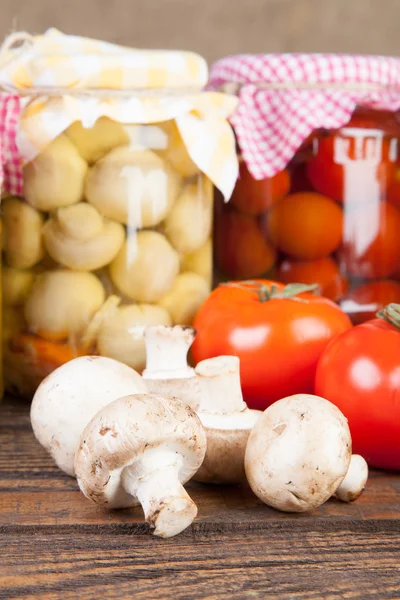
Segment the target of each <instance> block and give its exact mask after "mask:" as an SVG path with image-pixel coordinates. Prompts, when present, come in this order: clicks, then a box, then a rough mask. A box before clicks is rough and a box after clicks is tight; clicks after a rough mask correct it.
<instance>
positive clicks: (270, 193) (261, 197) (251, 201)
mask: <svg viewBox="0 0 400 600" xmlns="http://www.w3.org/2000/svg"><path fill="white" fill-rule="evenodd" d="M289 188H290V177H289V173H288V172H287V171H286V169H284V170H283V171H280V172H279V173H277V174H276V175H275V176H274V177H269V178H267V179H261V180H259V181H257V180H256V179H253V177H252V176H251V175H250V173H249V171H248V170H247V167H246V164H245V162H243V161H242V162H241V163H240V173H239V179H238V180H237V182H236V186H235V189H234V192H233V194H232V198H231V204H233V206H235V207H236V208H237V209H238V210H240V211H241V212H243V213H246V214H247V215H252V216H257V215H260V214H261V213H263V212H265V211H267V210H268V209H269V208H271V206H273V205H274V204H275V203H276V202H278V200H280V199H281V198H283V197H284V196H286V194H287V193H288V192H289Z"/></svg>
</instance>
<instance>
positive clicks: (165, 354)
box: [142, 325, 200, 410]
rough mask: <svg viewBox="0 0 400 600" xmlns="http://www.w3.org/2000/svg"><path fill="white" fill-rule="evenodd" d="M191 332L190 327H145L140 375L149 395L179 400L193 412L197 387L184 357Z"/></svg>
mask: <svg viewBox="0 0 400 600" xmlns="http://www.w3.org/2000/svg"><path fill="white" fill-rule="evenodd" d="M195 333H196V332H195V330H194V329H193V328H192V327H182V326H181V325H175V327H167V326H165V325H154V326H150V327H146V329H145V330H144V341H145V345H146V369H145V370H144V371H143V374H142V375H143V379H144V381H145V382H146V385H147V388H148V390H149V391H150V392H153V393H155V394H164V395H167V396H174V397H176V398H179V400H182V402H185V404H188V405H189V406H190V407H191V408H193V409H194V410H196V409H197V408H198V406H199V403H200V386H199V383H198V379H197V377H196V374H195V371H194V369H193V368H192V367H189V365H188V362H187V354H188V352H189V348H190V346H191V345H192V343H193V340H194V336H195Z"/></svg>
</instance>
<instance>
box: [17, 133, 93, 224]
mask: <svg viewBox="0 0 400 600" xmlns="http://www.w3.org/2000/svg"><path fill="white" fill-rule="evenodd" d="M86 172H87V163H86V162H85V161H84V160H83V158H82V157H81V155H80V154H79V152H78V150H77V149H76V148H75V146H74V144H73V143H72V142H71V141H70V140H69V139H68V137H67V136H66V135H64V134H62V135H60V136H58V137H57V138H56V139H55V140H53V141H52V142H50V144H49V145H48V146H47V147H46V148H45V149H44V150H43V152H41V153H40V154H39V155H38V156H37V157H36V158H35V159H34V160H33V161H31V162H30V163H28V164H27V165H26V166H25V167H24V173H23V174H24V196H25V198H26V200H27V201H28V202H29V204H31V205H32V206H34V207H35V208H37V209H39V210H43V211H45V212H48V211H51V210H54V209H56V208H59V207H60V206H69V205H70V204H75V203H76V202H79V200H82V197H83V185H84V180H85V176H86Z"/></svg>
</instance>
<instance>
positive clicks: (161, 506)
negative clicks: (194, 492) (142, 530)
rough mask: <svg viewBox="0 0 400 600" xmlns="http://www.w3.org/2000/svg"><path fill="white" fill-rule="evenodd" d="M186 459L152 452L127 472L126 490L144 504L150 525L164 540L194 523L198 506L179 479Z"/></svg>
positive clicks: (175, 455)
mask: <svg viewBox="0 0 400 600" xmlns="http://www.w3.org/2000/svg"><path fill="white" fill-rule="evenodd" d="M182 462H183V461H182V456H181V455H180V454H179V453H176V452H174V451H170V452H166V451H165V450H149V451H147V452H145V454H143V455H142V457H141V458H140V459H139V460H138V461H137V462H136V463H135V464H134V465H132V466H131V467H129V468H127V469H125V470H124V472H123V486H124V488H125V490H126V491H127V492H128V493H130V494H132V495H134V496H136V497H137V498H138V500H139V502H140V504H141V505H142V508H143V512H144V516H145V519H146V523H148V524H149V525H150V527H151V528H154V534H155V535H158V536H160V537H165V538H167V537H172V536H174V535H177V534H178V533H180V532H181V531H183V530H184V529H186V527H189V525H190V524H191V523H192V521H193V520H194V519H195V517H196V515H197V506H196V505H195V503H194V502H193V500H192V499H191V498H190V496H189V495H188V494H187V492H186V490H185V488H184V487H183V485H182V484H181V483H180V481H179V478H178V473H179V470H180V469H181V467H182Z"/></svg>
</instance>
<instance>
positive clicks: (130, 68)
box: [2, 34, 237, 395]
mask: <svg viewBox="0 0 400 600" xmlns="http://www.w3.org/2000/svg"><path fill="white" fill-rule="evenodd" d="M59 35H60V36H61V34H59ZM65 38H67V39H65ZM51 42H54V40H51ZM58 43H59V44H61V47H62V46H63V45H64V46H65V57H64V59H65V62H64V64H65V69H66V70H65V73H64V76H65V78H67V79H68V77H72V73H71V71H70V70H69V69H68V68H67V65H68V64H69V62H68V61H69V60H71V64H70V67H71V65H73V60H72V55H71V56H70V55H69V44H70V41H69V39H68V36H61V37H60V40H58ZM74 43H76V42H74ZM92 44H94V47H95V48H97V47H98V48H99V62H98V64H94V63H93V61H92V60H91V55H87V54H85V49H86V48H87V44H86V45H85V43H84V40H82V48H81V51H82V61H83V63H82V64H85V61H86V63H87V70H86V71H85V69H82V70H81V72H82V73H85V75H82V77H83V79H82V81H80V82H79V83H80V85H79V86H78V88H79V89H72V90H69V89H65V88H64V89H62V90H59V89H53V90H47V94H48V96H45V97H44V98H43V96H42V95H41V93H40V91H39V90H36V94H35V88H32V89H31V90H29V94H31V96H30V95H26V94H27V92H26V90H25V91H23V90H20V92H19V93H20V95H21V99H22V100H21V106H22V111H21V115H20V129H21V131H20V133H21V135H23V136H24V141H25V144H24V145H23V146H22V147H21V154H22V159H23V169H22V173H21V178H22V179H21V189H20V190H19V191H17V193H13V194H12V195H8V196H7V197H5V198H3V200H2V213H3V225H4V235H3V262H4V268H3V277H2V281H3V289H4V294H3V306H4V322H5V328H4V335H3V348H4V363H5V376H6V386H7V388H8V389H9V390H12V391H15V392H17V393H18V394H22V395H32V393H33V392H34V391H35V389H36V387H37V385H38V384H39V383H40V381H41V380H42V379H43V378H44V377H45V376H46V375H47V374H48V373H49V372H51V371H52V370H53V369H54V368H56V367H58V366H59V365H61V364H63V363H65V362H67V361H68V360H70V359H72V358H74V357H76V356H79V355H84V354H99V355H102V356H107V357H111V358H114V359H117V360H119V361H122V362H125V363H126V364H128V365H129V366H131V367H133V368H135V369H137V370H138V371H141V370H142V369H143V368H144V366H145V350H144V342H143V337H142V333H143V328H144V327H146V326H147V325H153V324H155V325H157V324H164V325H172V324H182V325H190V324H191V323H192V319H193V318H194V315H195V313H196V311H197V309H198V307H199V306H200V304H201V303H202V302H203V301H204V300H205V298H206V297H207V295H208V293H209V292H210V289H211V279H212V240H211V235H212V218H213V193H214V192H213V185H214V184H215V185H216V186H219V187H220V190H221V193H223V194H225V196H228V195H229V194H230V191H231V189H232V188H233V185H234V181H235V179H236V175H237V173H236V171H235V164H236V165H237V159H236V156H235V145H234V138H233V136H232V133H231V128H230V126H229V124H228V122H227V120H226V118H225V116H226V115H227V114H228V113H229V112H230V111H231V110H232V107H233V106H234V105H235V103H236V100H235V98H230V99H229V98H228V97H225V96H224V95H223V94H221V95H220V96H219V97H218V101H217V100H215V101H214V98H213V97H211V95H210V94H208V93H207V92H203V91H202V87H203V86H204V84H205V83H206V77H207V69H206V66H205V63H204V61H203V59H201V58H200V57H198V56H196V55H192V54H186V53H174V52H170V53H169V52H167V53H164V52H160V53H159V56H158V60H157V61H155V57H154V54H153V53H152V52H146V51H143V53H141V56H140V58H141V60H140V61H139V62H138V61H137V51H136V52H135V51H129V50H126V49H125V50H124V52H123V53H122V55H121V54H117V55H116V56H114V57H113V55H110V56H108V58H107V60H106V61H105V62H104V65H102V61H104V57H102V56H101V52H100V49H101V47H102V43H100V42H95V41H92ZM47 45H49V46H50V52H51V48H52V44H51V43H50V41H49V40H48V39H46V35H45V36H43V37H40V38H39V39H38V40H37V42H34V43H33V50H32V47H30V48H29V49H28V50H27V52H30V53H32V52H33V53H34V52H35V49H36V51H37V53H38V54H40V53H41V51H42V50H43V48H44V49H46V48H47ZM92 50H93V48H92ZM121 56H122V59H121ZM50 57H51V55H50ZM74 58H75V57H74ZM20 60H23V52H22V53H21V52H20V53H18V58H17V59H16V63H15V65H14V69H15V70H14V71H12V73H11V74H10V77H11V80H12V81H14V79H15V78H16V79H17V78H18V68H17V67H18V64H19V61H20ZM154 61H155V62H154ZM24 64H25V63H24ZM27 64H28V68H29V65H30V64H31V63H29V62H28V63H27ZM41 64H42V66H43V70H44V72H43V73H41V75H40V78H41V79H43V78H45V79H46V81H48V80H51V77H50V75H53V76H55V72H53V71H52V69H53V63H52V61H51V60H49V61H48V63H41ZM159 64H163V65H167V66H166V67H165V70H164V71H163V72H162V73H161V72H160V70H159V68H158V66H155V65H159ZM34 65H35V62H34V60H33V63H32V73H34V72H35V68H34ZM46 65H48V66H46ZM144 65H147V67H146V69H145V71H146V72H145V75H146V77H144V73H143V72H142V73H139V71H140V70H142V71H143V69H144ZM168 65H169V67H168ZM174 65H175V66H174ZM103 68H104V71H102V69H103ZM91 69H92V70H93V69H94V71H93V72H91V71H90V70H91ZM96 69H97V71H99V72H100V74H102V76H103V77H104V88H106V89H97V88H96V89H92V87H91V81H92V80H93V81H95V82H96V84H97V82H98V80H99V72H97V71H96ZM112 69H114V70H115V73H118V72H119V71H120V70H121V69H122V70H124V73H125V77H126V79H127V81H128V82H129V81H132V79H134V78H135V76H136V79H137V81H138V82H139V83H140V82H141V81H144V82H145V84H146V85H147V83H146V82H149V81H150V82H152V84H153V87H152V89H147V88H146V87H144V88H142V89H141V90H137V89H134V90H129V89H118V91H119V92H123V93H120V94H116V93H115V94H113V90H110V89H109V88H111V87H112V85H113V81H114V80H113V71H112ZM135 69H136V71H135ZM168 69H170V70H168ZM115 73H114V74H115ZM190 73H191V74H192V79H190V77H189V74H190ZM89 74H90V75H91V76H92V77H89ZM135 74H136V75H135ZM36 76H38V75H37V74H36ZM58 76H59V74H58ZM118 81H119V80H118ZM168 81H170V85H171V87H172V88H173V89H171V90H168V89H167V88H166V87H165V86H168ZM17 83H18V79H17V80H16V85H17ZM64 84H65V81H64ZM33 85H34V80H33ZM71 85H72V83H71ZM85 86H86V87H85ZM82 87H83V88H84V92H83V93H82ZM188 87H189V88H191V95H190V100H189V97H188V96H187V94H188V93H189V92H188V90H187V89H186V88H188ZM180 89H181V90H182V91H181V92H179V90H180ZM39 95H40V99H38V98H37V96H39ZM215 113H217V116H215ZM224 115H225V116H224ZM56 117H57V118H56ZM216 119H217V121H218V127H215V120H216ZM32 123H33V124H32ZM60 129H61V131H60ZM224 132H225V133H224ZM226 135H228V136H231V139H232V143H231V148H229V147H228V146H229V145H228V146H227V145H226ZM201 137H204V138H206V139H209V140H210V142H211V143H210V145H209V147H207V145H203V146H202V147H201V148H199V147H198V138H200V139H201ZM213 158H214V159H215V158H218V159H219V161H220V168H221V171H220V172H219V171H218V169H215V167H214V166H213ZM226 163H229V164H230V165H231V167H230V173H229V172H228V176H227V172H223V171H224V168H225V167H226ZM228 171H229V167H228ZM222 175H223V177H222Z"/></svg>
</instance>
